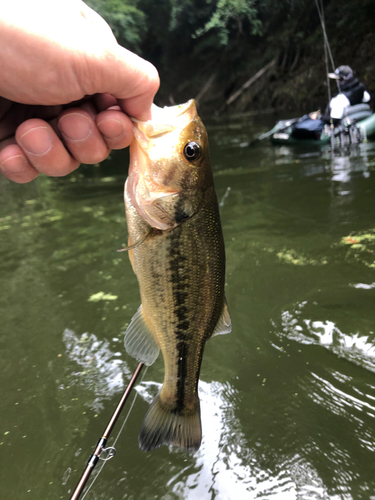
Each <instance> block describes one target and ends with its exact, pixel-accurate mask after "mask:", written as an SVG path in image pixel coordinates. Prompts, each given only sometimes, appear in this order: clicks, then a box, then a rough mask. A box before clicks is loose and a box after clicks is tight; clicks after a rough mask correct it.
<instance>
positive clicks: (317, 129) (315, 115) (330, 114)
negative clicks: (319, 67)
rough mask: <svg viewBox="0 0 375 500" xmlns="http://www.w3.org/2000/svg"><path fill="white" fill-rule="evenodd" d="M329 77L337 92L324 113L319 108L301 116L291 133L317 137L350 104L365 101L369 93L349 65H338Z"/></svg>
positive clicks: (337, 120) (305, 137)
mask: <svg viewBox="0 0 375 500" xmlns="http://www.w3.org/2000/svg"><path fill="white" fill-rule="evenodd" d="M328 76H329V78H332V79H334V80H336V81H337V85H338V89H339V92H338V94H337V95H335V96H334V97H332V99H331V100H330V102H329V104H328V106H327V107H326V110H325V111H324V113H322V114H321V113H320V110H318V111H314V112H312V113H310V114H308V115H304V116H302V118H300V119H299V120H298V122H297V123H295V124H294V125H293V131H292V135H293V136H294V137H296V138H298V139H319V138H320V135H321V133H322V131H323V128H324V127H325V126H327V125H331V124H333V125H334V126H337V125H339V123H340V121H341V120H342V118H344V117H345V112H346V110H347V109H348V108H349V107H350V106H354V105H356V104H361V103H367V102H369V101H370V94H369V93H368V92H367V90H365V86H364V85H363V83H360V82H359V80H358V78H356V76H355V73H354V71H353V70H352V68H351V67H350V66H339V67H338V68H336V69H335V71H334V73H328Z"/></svg>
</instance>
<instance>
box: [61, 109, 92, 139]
mask: <svg viewBox="0 0 375 500" xmlns="http://www.w3.org/2000/svg"><path fill="white" fill-rule="evenodd" d="M58 127H59V129H60V130H61V133H62V134H63V135H64V137H66V138H67V139H69V140H70V141H83V140H84V139H86V138H87V137H88V136H89V135H90V134H91V132H92V121H91V120H89V119H88V118H87V117H86V116H84V115H81V114H79V113H70V114H69V115H65V116H63V117H62V118H61V119H60V120H59V123H58Z"/></svg>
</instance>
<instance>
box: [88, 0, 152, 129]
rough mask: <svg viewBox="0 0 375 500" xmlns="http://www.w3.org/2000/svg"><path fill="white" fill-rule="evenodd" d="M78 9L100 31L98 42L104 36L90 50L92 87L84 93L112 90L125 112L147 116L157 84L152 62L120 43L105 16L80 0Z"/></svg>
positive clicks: (140, 116)
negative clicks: (93, 49) (98, 48)
mask: <svg viewBox="0 0 375 500" xmlns="http://www.w3.org/2000/svg"><path fill="white" fill-rule="evenodd" d="M81 13H82V15H83V17H84V18H85V21H86V22H88V23H90V24H91V25H93V27H94V29H95V30H96V34H97V35H100V34H102V35H103V36H102V37H100V36H99V40H101V43H102V42H103V39H105V40H106V43H105V45H104V47H103V46H102V47H101V49H102V50H99V51H94V53H92V52H91V54H92V56H93V57H94V58H95V59H96V60H95V61H92V64H91V70H92V71H91V72H90V71H89V73H92V74H91V77H90V78H89V79H88V80H89V86H93V88H90V89H86V88H85V91H86V93H87V94H90V95H92V94H96V93H109V94H112V95H113V96H114V97H116V98H117V99H118V103H119V105H120V106H121V108H122V110H123V111H124V112H125V113H127V114H128V115H130V116H134V117H135V118H138V119H139V120H148V119H149V118H150V117H151V105H152V102H153V100H154V96H155V94H156V92H157V91H158V89H159V85H160V80H159V74H158V72H157V70H156V68H155V66H154V65H153V64H151V63H150V62H148V61H146V60H145V59H142V58H141V57H139V56H137V55H136V54H134V53H133V52H130V51H129V50H127V49H125V48H124V47H121V46H120V45H119V44H118V43H117V42H116V39H115V37H114V36H113V33H112V31H111V29H110V27H109V26H108V24H107V23H106V22H105V20H104V19H103V18H102V17H101V16H99V15H98V14H97V13H96V12H95V11H93V10H92V9H91V8H90V7H88V6H87V5H86V4H84V3H83V2H82V4H81ZM99 43H100V42H99ZM98 54H100V56H98ZM98 66H99V67H98Z"/></svg>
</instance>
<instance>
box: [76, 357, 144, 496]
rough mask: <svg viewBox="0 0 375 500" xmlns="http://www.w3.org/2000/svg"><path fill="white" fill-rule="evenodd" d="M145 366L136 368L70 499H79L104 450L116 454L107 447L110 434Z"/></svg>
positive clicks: (111, 454) (140, 364) (140, 365)
mask: <svg viewBox="0 0 375 500" xmlns="http://www.w3.org/2000/svg"><path fill="white" fill-rule="evenodd" d="M143 366H144V365H143V363H139V365H138V366H137V368H136V369H135V372H134V373H133V376H132V378H131V379H130V382H129V384H128V386H127V387H126V389H125V391H124V394H123V395H122V397H121V399H120V401H119V403H118V405H117V407H116V409H115V411H114V412H113V415H112V417H111V419H110V421H109V422H108V425H107V427H106V428H105V431H104V432H103V435H102V437H101V438H100V439H99V441H98V443H97V445H96V447H95V451H94V453H93V454H92V455H91V456H90V457H89V459H88V462H87V465H86V468H85V470H84V471H83V474H82V476H81V479H80V480H79V482H78V484H77V486H76V488H75V490H74V492H73V495H72V496H71V497H70V500H78V498H79V497H80V495H81V493H82V491H83V489H84V487H85V486H86V484H87V481H88V480H89V477H90V475H91V473H92V471H93V470H94V468H95V466H96V464H97V463H98V462H99V459H100V455H101V454H102V453H103V451H104V452H105V451H107V453H108V458H111V457H113V456H114V455H115V453H116V450H115V449H114V448H107V449H106V448H105V445H106V444H107V441H108V438H109V435H110V434H111V432H112V430H113V428H114V426H115V424H116V422H117V419H118V417H119V416H120V413H121V410H122V409H123V407H124V405H125V403H126V400H127V399H128V397H129V395H130V392H131V390H132V388H133V386H134V384H135V382H136V380H137V378H138V375H139V374H140V373H141V371H142V368H143Z"/></svg>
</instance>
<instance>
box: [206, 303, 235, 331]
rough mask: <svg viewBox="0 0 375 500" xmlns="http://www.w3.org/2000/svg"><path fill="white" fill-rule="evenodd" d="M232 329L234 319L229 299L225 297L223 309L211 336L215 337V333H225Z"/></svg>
mask: <svg viewBox="0 0 375 500" xmlns="http://www.w3.org/2000/svg"><path fill="white" fill-rule="evenodd" d="M231 331H232V320H231V319H230V314H229V309H228V303H227V299H226V298H225V297H224V303H223V309H222V311H221V315H220V318H219V321H218V322H217V324H216V327H215V330H214V331H213V333H212V335H211V337H214V336H215V335H224V334H225V333H230V332H231Z"/></svg>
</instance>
